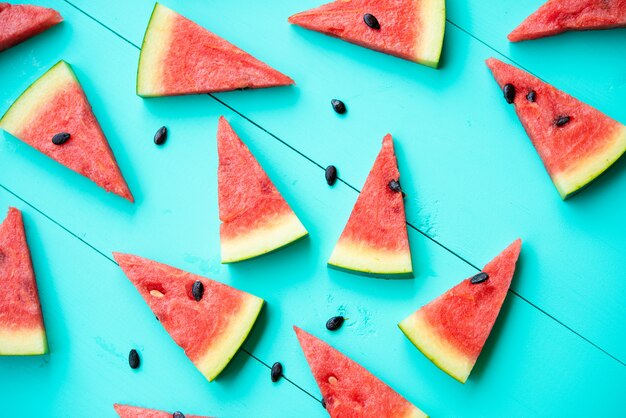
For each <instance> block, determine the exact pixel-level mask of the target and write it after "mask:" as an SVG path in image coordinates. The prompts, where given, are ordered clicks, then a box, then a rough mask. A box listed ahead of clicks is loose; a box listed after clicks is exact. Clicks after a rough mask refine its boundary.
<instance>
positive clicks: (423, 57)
mask: <svg viewBox="0 0 626 418" xmlns="http://www.w3.org/2000/svg"><path fill="white" fill-rule="evenodd" d="M424 3H429V5H430V9H429V10H427V11H423V12H422V13H419V14H420V16H426V17H427V21H428V22H429V24H435V23H437V24H439V25H440V26H441V27H440V28H438V29H439V30H438V31H436V32H435V31H432V34H435V35H436V36H437V37H436V38H434V39H433V40H430V42H429V43H428V46H429V51H428V52H430V56H428V55H427V54H423V51H420V52H418V54H417V56H416V57H415V62H417V63H418V64H422V65H426V66H428V67H432V68H437V67H439V61H440V59H441V52H442V50H443V40H444V37H445V32H446V2H445V1H444V0H428V1H427V2H424ZM432 34H431V35H432ZM422 49H424V48H422Z"/></svg>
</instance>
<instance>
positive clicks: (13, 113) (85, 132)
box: [0, 61, 133, 202]
mask: <svg viewBox="0 0 626 418" xmlns="http://www.w3.org/2000/svg"><path fill="white" fill-rule="evenodd" d="M0 128H2V129H4V130H5V131H7V132H9V133H10V134H12V135H13V136H15V137H17V138H18V139H20V140H22V141H23V142H25V143H27V144H28V145H30V146H32V147H33V148H36V149H37V150H39V151H41V152H42V153H44V154H45V155H47V156H48V157H50V158H52V159H54V160H55V161H57V162H59V163H61V164H63V165H64V166H66V167H67V168H69V169H71V170H73V171H75V172H77V173H79V174H82V175H83V176H85V177H87V178H89V179H90V180H92V181H93V182H94V183H96V184H97V185H98V186H100V187H102V188H103V189H105V190H106V191H108V192H112V193H115V194H117V195H119V196H122V197H123V198H125V199H128V200H129V201H131V202H132V201H133V196H132V194H131V192H130V190H129V189H128V186H127V185H126V181H125V180H124V177H122V173H121V172H120V170H119V167H118V166H117V162H116V161H115V157H114V156H113V152H112V151H111V148H110V147H109V143H108V142H107V139H106V138H105V136H104V134H103V133H102V129H101V128H100V125H99V124H98V121H97V120H96V117H95V116H94V114H93V111H92V110H91V106H90V105H89V102H88V101H87V97H86V96H85V93H84V91H83V89H82V87H81V86H80V84H79V82H78V79H77V78H76V76H75V75H74V72H73V71H72V69H71V67H70V66H69V65H68V64H67V63H66V62H64V61H59V62H58V63H57V64H56V65H55V66H54V67H52V68H51V69H50V70H48V71H47V72H46V73H45V74H44V75H43V76H41V77H40V78H39V79H38V80H37V81H35V82H34V83H33V84H32V85H31V86H30V87H29V88H28V89H27V90H26V91H25V92H24V93H22V95H21V96H20V97H19V98H18V99H17V100H16V101H15V103H13V105H12V106H11V107H10V108H9V110H8V111H7V112H6V113H5V114H4V116H3V117H2V119H0ZM61 132H67V133H69V134H70V135H71V137H70V139H69V140H68V141H67V142H66V143H64V144H63V145H55V144H53V143H52V137H53V136H54V135H56V134H58V133H61Z"/></svg>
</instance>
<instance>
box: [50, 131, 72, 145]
mask: <svg viewBox="0 0 626 418" xmlns="http://www.w3.org/2000/svg"><path fill="white" fill-rule="evenodd" d="M70 137H71V135H70V134H68V133H67V132H60V133H58V134H56V135H54V136H53V137H52V143H53V144H54V145H63V144H65V143H66V142H67V141H69V139H70Z"/></svg>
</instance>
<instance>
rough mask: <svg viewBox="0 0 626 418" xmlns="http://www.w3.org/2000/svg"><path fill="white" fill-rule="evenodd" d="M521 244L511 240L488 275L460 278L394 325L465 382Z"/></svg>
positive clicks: (486, 270) (488, 267) (501, 299)
mask: <svg viewBox="0 0 626 418" xmlns="http://www.w3.org/2000/svg"><path fill="white" fill-rule="evenodd" d="M521 247H522V241H521V240H519V239H518V240H516V241H515V242H513V243H512V244H511V245H510V246H509V247H507V248H506V249H505V250H504V251H503V252H502V253H500V255H498V256H497V257H496V258H494V259H493V260H492V261H491V262H490V263H489V264H487V265H486V266H485V268H484V269H483V272H484V273H487V274H488V276H489V278H488V279H487V280H486V281H484V282H482V283H478V284H472V283H471V282H470V279H471V277H470V278H468V279H466V280H464V281H462V282H461V283H459V284H458V285H456V286H455V287H453V288H452V289H450V290H448V291H447V292H446V293H444V294H443V295H441V296H439V297H438V298H437V299H435V300H433V301H432V302H430V303H429V304H427V305H425V306H423V307H421V308H420V309H418V310H417V311H416V312H415V313H413V314H412V315H410V316H409V317H408V318H406V319H405V320H404V321H402V322H401V323H400V324H399V327H400V329H401V330H402V332H404V334H405V335H406V336H407V337H408V338H409V339H410V340H411V342H412V343H413V344H415V346H416V347H417V348H418V349H419V350H420V351H422V353H424V355H426V357H428V358H429V359H430V360H432V361H433V362H434V363H435V364H436V365H437V366H438V367H440V368H441V369H442V370H443V371H445V372H446V373H448V374H449V375H450V376H452V377H454V378H455V379H457V380H458V381H459V382H461V383H465V381H466V380H467V378H468V377H469V374H470V373H471V371H472V368H473V367H474V364H475V363H476V360H477V359H478V356H479V355H480V352H481V351H482V349H483V346H484V345H485V342H486V341H487V337H489V334H490V333H491V329H492V328H493V324H494V323H495V322H496V318H497V317H498V313H499V312H500V308H501V307H502V303H503V302H504V299H505V297H506V295H507V291H508V290H509V286H510V285H511V279H512V278H513V274H514V273H515V264H516V262H517V258H518V257H519V253H520V250H521Z"/></svg>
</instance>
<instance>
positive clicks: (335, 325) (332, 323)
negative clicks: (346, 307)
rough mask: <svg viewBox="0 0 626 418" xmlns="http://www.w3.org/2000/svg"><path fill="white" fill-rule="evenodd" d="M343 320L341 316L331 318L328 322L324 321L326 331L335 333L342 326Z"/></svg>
mask: <svg viewBox="0 0 626 418" xmlns="http://www.w3.org/2000/svg"><path fill="white" fill-rule="evenodd" d="M344 321H345V318H344V317H343V316H341V315H339V316H333V317H332V318H330V319H329V320H328V321H326V329H327V330H329V331H336V330H338V329H339V328H341V326H342V325H343V322H344Z"/></svg>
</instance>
